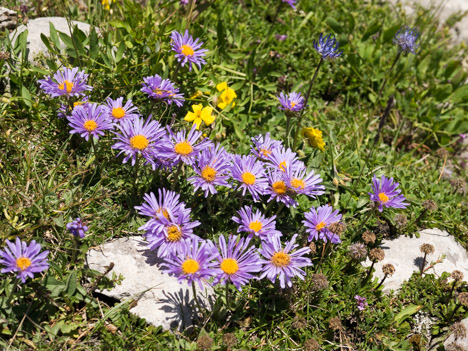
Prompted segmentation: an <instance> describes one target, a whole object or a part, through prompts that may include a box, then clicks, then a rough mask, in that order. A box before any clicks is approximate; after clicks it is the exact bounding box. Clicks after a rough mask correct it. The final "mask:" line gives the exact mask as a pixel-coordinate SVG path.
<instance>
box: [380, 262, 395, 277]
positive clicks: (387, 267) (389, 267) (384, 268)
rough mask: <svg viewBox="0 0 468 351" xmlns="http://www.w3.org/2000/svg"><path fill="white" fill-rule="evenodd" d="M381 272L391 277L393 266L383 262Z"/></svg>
mask: <svg viewBox="0 0 468 351" xmlns="http://www.w3.org/2000/svg"><path fill="white" fill-rule="evenodd" d="M382 272H383V273H384V274H387V275H389V276H390V277H391V276H392V275H393V273H395V267H394V266H393V264H391V263H387V264H384V265H383V266H382Z"/></svg>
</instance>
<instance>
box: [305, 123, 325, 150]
mask: <svg viewBox="0 0 468 351" xmlns="http://www.w3.org/2000/svg"><path fill="white" fill-rule="evenodd" d="M301 135H302V136H303V137H304V138H307V141H308V142H309V145H310V146H312V147H316V148H318V149H320V150H322V151H323V150H324V146H325V142H324V141H323V139H322V131H321V130H318V129H314V128H312V127H307V128H302V130H301Z"/></svg>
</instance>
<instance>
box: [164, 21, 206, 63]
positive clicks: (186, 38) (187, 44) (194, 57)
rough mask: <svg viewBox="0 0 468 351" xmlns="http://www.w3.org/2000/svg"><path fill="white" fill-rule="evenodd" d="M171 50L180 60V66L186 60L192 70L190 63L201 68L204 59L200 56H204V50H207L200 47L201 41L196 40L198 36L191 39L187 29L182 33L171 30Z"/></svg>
mask: <svg viewBox="0 0 468 351" xmlns="http://www.w3.org/2000/svg"><path fill="white" fill-rule="evenodd" d="M171 39H172V43H171V45H172V50H174V51H175V52H176V55H175V56H176V57H177V60H178V61H179V62H181V65H182V67H183V66H184V65H185V64H186V63H187V62H188V64H189V70H190V71H191V70H192V63H194V64H196V65H197V66H198V68H199V69H200V68H201V64H202V63H203V64H205V63H206V61H205V60H204V59H203V58H202V56H205V55H206V54H205V52H207V51H208V50H206V49H200V48H201V46H202V44H203V42H200V43H199V42H198V38H197V39H195V40H193V37H192V36H191V35H190V34H189V32H188V30H185V33H184V35H183V36H182V34H180V33H179V32H177V31H172V33H171Z"/></svg>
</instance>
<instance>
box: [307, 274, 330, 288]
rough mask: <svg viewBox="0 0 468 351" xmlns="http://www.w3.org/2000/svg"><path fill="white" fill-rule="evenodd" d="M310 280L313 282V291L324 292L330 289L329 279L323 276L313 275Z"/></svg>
mask: <svg viewBox="0 0 468 351" xmlns="http://www.w3.org/2000/svg"><path fill="white" fill-rule="evenodd" d="M310 279H311V282H312V286H311V288H312V290H313V291H318V290H324V289H326V288H328V279H327V277H326V276H324V275H323V274H312V276H311V277H310Z"/></svg>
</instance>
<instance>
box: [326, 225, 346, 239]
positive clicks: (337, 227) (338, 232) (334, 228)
mask: <svg viewBox="0 0 468 351" xmlns="http://www.w3.org/2000/svg"><path fill="white" fill-rule="evenodd" d="M328 229H329V230H330V231H331V232H332V233H335V234H336V235H338V236H341V234H343V232H344V231H345V230H346V226H345V224H344V223H340V222H335V223H332V224H330V225H329V226H328Z"/></svg>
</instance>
